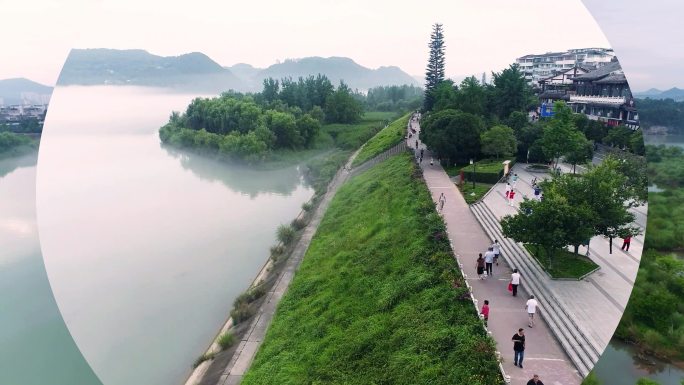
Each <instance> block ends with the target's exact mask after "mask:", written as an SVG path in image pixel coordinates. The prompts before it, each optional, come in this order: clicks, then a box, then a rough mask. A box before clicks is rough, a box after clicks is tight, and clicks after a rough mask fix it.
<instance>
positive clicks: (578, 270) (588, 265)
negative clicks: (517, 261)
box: [525, 244, 599, 279]
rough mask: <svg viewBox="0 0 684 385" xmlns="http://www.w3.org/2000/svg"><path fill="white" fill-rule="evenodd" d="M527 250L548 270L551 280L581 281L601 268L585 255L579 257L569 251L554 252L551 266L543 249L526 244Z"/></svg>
mask: <svg viewBox="0 0 684 385" xmlns="http://www.w3.org/2000/svg"><path fill="white" fill-rule="evenodd" d="M525 248H526V249H527V251H528V252H529V253H530V254H531V255H532V256H533V257H534V259H536V260H537V262H539V264H540V265H541V266H542V267H543V268H544V270H546V272H547V273H549V275H550V276H551V278H556V279H558V278H570V279H579V278H581V277H582V276H584V275H585V274H588V273H590V272H592V271H594V270H595V269H596V268H598V267H599V266H598V265H597V264H595V263H594V261H592V260H591V259H589V258H587V257H585V256H584V255H578V254H575V253H573V252H571V251H568V250H554V251H553V256H552V257H551V261H552V262H551V265H550V266H549V257H548V255H547V253H546V250H544V249H543V248H541V247H537V246H536V245H530V244H526V245H525Z"/></svg>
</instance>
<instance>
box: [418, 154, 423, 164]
mask: <svg viewBox="0 0 684 385" xmlns="http://www.w3.org/2000/svg"><path fill="white" fill-rule="evenodd" d="M418 163H423V155H421V156H420V162H418Z"/></svg>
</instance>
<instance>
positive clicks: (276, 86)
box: [261, 77, 280, 103]
mask: <svg viewBox="0 0 684 385" xmlns="http://www.w3.org/2000/svg"><path fill="white" fill-rule="evenodd" d="M279 92H280V83H278V81H277V80H275V79H273V78H270V77H269V78H267V79H264V88H263V90H262V91H261V96H262V98H263V99H264V101H265V102H266V103H270V102H273V101H275V100H276V99H278V93H279Z"/></svg>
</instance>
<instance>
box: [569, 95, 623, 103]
mask: <svg viewBox="0 0 684 385" xmlns="http://www.w3.org/2000/svg"><path fill="white" fill-rule="evenodd" d="M570 102H573V103H590V104H606V105H610V106H619V105H622V104H625V103H626V102H627V99H626V98H625V97H624V96H579V95H573V96H570Z"/></svg>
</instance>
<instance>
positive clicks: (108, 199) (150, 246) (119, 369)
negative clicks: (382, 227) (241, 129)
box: [36, 86, 313, 385]
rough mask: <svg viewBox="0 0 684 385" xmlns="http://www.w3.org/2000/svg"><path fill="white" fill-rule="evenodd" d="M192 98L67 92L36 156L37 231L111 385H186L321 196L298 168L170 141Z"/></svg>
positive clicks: (55, 283)
mask: <svg viewBox="0 0 684 385" xmlns="http://www.w3.org/2000/svg"><path fill="white" fill-rule="evenodd" d="M193 97H194V95H181V94H170V93H165V92H163V91H161V90H156V89H150V88H142V87H106V86H95V87H57V88H56V89H55V91H54V92H53V95H52V99H51V104H50V110H49V112H48V116H47V119H46V122H45V128H44V131H43V138H42V143H41V149H40V156H39V159H38V173H37V174H38V175H37V189H36V207H37V214H38V229H39V232H40V242H41V247H42V251H43V256H44V260H45V267H46V270H47V274H48V277H49V279H50V284H51V285H52V290H53V292H54V295H55V298H56V301H57V304H58V305H59V309H60V310H61V313H62V316H63V317H64V320H65V322H66V325H67V326H68V328H69V330H70V332H71V334H72V336H73V338H74V340H75V342H76V344H77V345H78V347H79V348H80V349H81V352H82V353H83V356H84V357H85V358H86V360H87V361H88V363H89V364H90V365H91V367H92V368H93V370H94V372H95V373H96V374H97V375H98V376H99V377H100V379H101V380H102V382H103V383H104V384H106V385H124V384H125V385H130V384H145V385H157V384H158V385H169V384H180V383H182V382H183V381H184V379H185V376H186V375H187V374H188V373H189V372H190V369H191V364H192V362H193V361H194V360H195V359H196V358H197V357H198V356H199V355H201V354H202V353H203V352H204V350H205V349H206V348H207V346H208V345H209V343H210V341H211V340H212V339H213V337H214V336H215V334H216V332H217V331H218V329H219V327H220V326H221V325H222V324H223V322H224V321H225V320H226V318H227V315H228V314H229V311H230V309H231V306H232V302H233V300H234V299H235V298H236V296H237V295H238V294H239V293H240V292H242V291H243V290H245V289H246V288H247V287H248V285H249V283H250V282H251V280H252V279H253V278H254V276H255V275H256V273H257V272H258V271H259V269H260V268H261V266H262V265H263V264H264V263H265V262H266V260H267V259H268V255H269V248H270V246H272V245H273V244H275V242H276V240H275V231H276V228H277V227H278V225H280V224H285V223H289V222H290V221H291V220H292V219H293V218H294V217H295V216H296V215H297V214H298V213H299V211H300V210H301V205H302V204H303V203H304V202H306V201H308V200H309V199H310V198H311V196H312V195H313V190H312V189H311V188H310V187H309V186H308V185H307V184H306V183H305V181H304V178H303V177H302V175H301V172H300V170H299V168H298V167H290V168H287V169H283V170H275V171H256V170H252V169H248V168H244V167H241V166H237V165H229V164H226V163H220V162H216V161H214V160H211V159H206V158H203V157H201V156H198V155H192V154H188V153H184V152H181V151H177V150H173V149H169V148H165V147H163V146H162V145H160V141H159V137H158V134H157V130H158V128H159V127H160V126H161V125H162V124H164V123H165V122H166V121H167V119H168V116H169V114H170V112H171V111H172V110H178V111H181V110H184V109H185V106H186V105H187V104H188V103H189V102H190V100H191V99H192V98H193Z"/></svg>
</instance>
